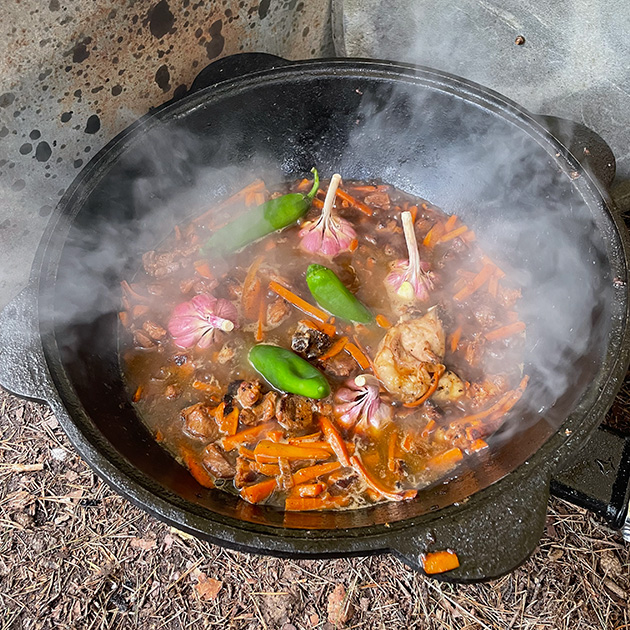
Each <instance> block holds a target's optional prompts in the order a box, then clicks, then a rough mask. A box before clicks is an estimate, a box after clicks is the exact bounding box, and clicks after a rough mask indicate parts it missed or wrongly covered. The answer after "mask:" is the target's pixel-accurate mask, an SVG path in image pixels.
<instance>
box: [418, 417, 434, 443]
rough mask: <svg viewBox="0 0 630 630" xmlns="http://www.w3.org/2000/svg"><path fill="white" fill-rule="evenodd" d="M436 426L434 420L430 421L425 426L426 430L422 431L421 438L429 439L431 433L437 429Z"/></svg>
mask: <svg viewBox="0 0 630 630" xmlns="http://www.w3.org/2000/svg"><path fill="white" fill-rule="evenodd" d="M435 425H436V422H435V420H433V419H431V420H429V421H428V422H427V423H426V425H425V427H424V429H422V431H421V433H420V437H423V438H427V437H429V435H430V434H431V432H432V431H433V429H435Z"/></svg>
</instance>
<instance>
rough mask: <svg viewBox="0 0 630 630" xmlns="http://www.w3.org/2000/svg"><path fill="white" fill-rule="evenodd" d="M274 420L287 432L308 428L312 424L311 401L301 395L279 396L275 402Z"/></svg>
mask: <svg viewBox="0 0 630 630" xmlns="http://www.w3.org/2000/svg"><path fill="white" fill-rule="evenodd" d="M276 420H278V422H279V424H280V426H282V427H284V428H285V429H286V430H287V431H289V432H296V431H302V430H304V429H308V428H309V427H310V426H311V425H312V424H313V408H312V406H311V403H310V402H309V401H308V400H307V399H306V398H304V397H303V396H296V395H294V394H285V395H284V396H280V398H279V399H278V402H277V403H276Z"/></svg>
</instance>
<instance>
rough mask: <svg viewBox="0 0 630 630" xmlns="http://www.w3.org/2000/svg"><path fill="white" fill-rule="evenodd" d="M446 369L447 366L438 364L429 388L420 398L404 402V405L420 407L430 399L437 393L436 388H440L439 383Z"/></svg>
mask: <svg viewBox="0 0 630 630" xmlns="http://www.w3.org/2000/svg"><path fill="white" fill-rule="evenodd" d="M445 371H446V368H445V367H444V366H443V365H438V366H437V368H436V369H435V372H433V376H432V377H431V385H429V389H427V391H426V392H424V394H422V396H420V398H418V400H414V402H412V403H404V405H403V406H404V407H419V406H420V405H421V404H422V403H423V402H425V401H426V400H428V399H429V398H430V397H431V396H433V394H435V390H436V389H437V388H438V383H439V382H440V379H441V378H442V374H444V372H445Z"/></svg>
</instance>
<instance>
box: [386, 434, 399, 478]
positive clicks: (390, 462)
mask: <svg viewBox="0 0 630 630" xmlns="http://www.w3.org/2000/svg"><path fill="white" fill-rule="evenodd" d="M397 440H398V431H397V430H396V429H394V430H393V431H392V432H391V433H390V434H389V442H388V443H387V469H388V470H389V472H396V470H397V469H398V466H397V463H396V442H397Z"/></svg>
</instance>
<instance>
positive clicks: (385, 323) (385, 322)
mask: <svg viewBox="0 0 630 630" xmlns="http://www.w3.org/2000/svg"><path fill="white" fill-rule="evenodd" d="M376 324H377V325H378V327H379V328H391V327H392V324H391V322H390V321H389V319H387V317H385V315H381V314H380V313H379V314H378V315H377V316H376Z"/></svg>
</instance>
